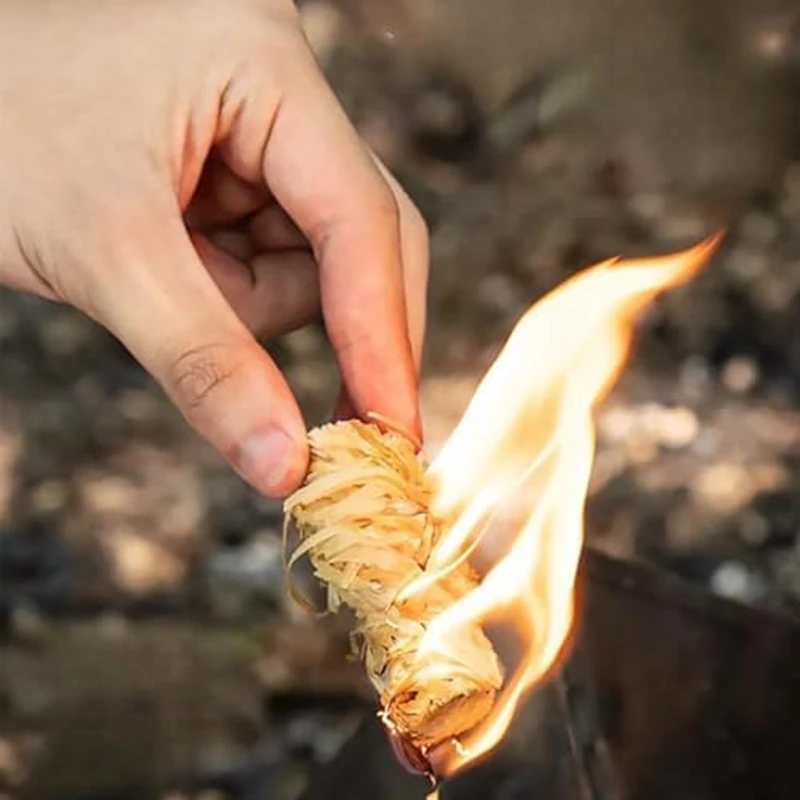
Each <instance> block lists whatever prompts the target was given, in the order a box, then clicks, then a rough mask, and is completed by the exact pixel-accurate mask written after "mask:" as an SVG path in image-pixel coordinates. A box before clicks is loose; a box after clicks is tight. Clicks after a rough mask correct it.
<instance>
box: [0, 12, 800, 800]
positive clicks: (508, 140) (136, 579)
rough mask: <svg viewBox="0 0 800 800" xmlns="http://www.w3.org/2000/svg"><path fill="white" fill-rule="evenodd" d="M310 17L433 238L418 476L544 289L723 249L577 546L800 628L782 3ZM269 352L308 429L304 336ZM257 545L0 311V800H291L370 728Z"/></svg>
mask: <svg viewBox="0 0 800 800" xmlns="http://www.w3.org/2000/svg"><path fill="white" fill-rule="evenodd" d="M300 5H301V9H302V13H303V19H304V24H305V26H306V31H307V35H308V38H309V40H310V42H311V44H312V46H313V47H314V50H315V51H316V53H317V55H318V58H319V59H320V62H321V63H322V65H323V66H324V68H325V70H326V72H327V74H328V75H329V77H330V79H331V81H332V83H333V86H334V88H335V90H336V92H337V94H338V95H339V97H340V98H341V100H342V102H343V103H344V105H345V106H346V108H347V110H348V112H349V113H350V114H351V116H352V118H353V120H354V121H355V123H356V124H357V126H358V127H359V129H360V131H361V132H362V134H363V136H364V137H365V138H366V139H367V141H368V142H369V144H370V145H371V146H372V147H373V148H374V149H375V150H376V151H377V152H378V153H379V154H380V155H381V156H382V158H383V159H384V160H385V162H386V163H387V164H388V165H389V167H390V168H391V169H393V171H394V172H395V174H396V175H397V176H398V177H399V179H400V180H401V182H402V183H403V184H404V185H405V187H406V188H407V190H408V191H409V193H410V194H411V196H412V197H413V198H414V200H415V201H416V202H417V203H418V204H419V206H420V208H421V209H422V211H423V213H424V215H425V217H426V218H427V220H428V222H429V225H430V229H431V236H432V281H431V291H430V308H429V327H428V337H427V358H426V364H425V380H424V385H423V397H424V407H425V419H426V427H427V433H428V439H429V446H430V447H431V448H432V449H435V448H436V446H437V443H440V442H441V441H443V439H444V438H445V437H446V436H447V434H448V432H449V431H450V430H451V429H452V427H453V425H454V424H455V422H456V421H457V420H458V418H459V415H460V413H461V412H462V410H463V409H464V407H465V406H466V403H467V402H468V400H469V398H470V396H471V394H472V392H473V390H474V388H475V386H476V384H477V382H478V380H479V379H480V377H481V375H482V374H483V372H484V370H485V368H486V367H487V366H488V364H490V363H491V361H492V360H493V358H494V357H495V356H496V354H497V352H498V349H499V347H500V345H501V344H502V342H503V340H504V338H505V336H506V335H507V334H508V333H509V331H510V330H511V328H512V327H513V325H514V323H515V322H516V321H517V319H518V318H519V316H520V314H521V313H522V312H523V311H524V310H525V309H526V308H527V307H529V306H530V304H531V303H532V302H534V301H535V300H536V299H537V298H539V297H540V296H541V295H542V294H543V293H544V292H546V291H547V290H549V289H551V288H553V287H554V286H555V285H557V284H558V283H559V282H561V281H562V280H563V279H564V278H566V277H567V276H569V275H570V274H571V273H573V272H574V271H575V270H577V269H579V268H582V267H585V266H587V265H589V264H592V263H594V262H596V261H600V260H603V259H605V258H608V257H610V256H615V255H623V256H639V255H653V254H658V253H665V252H668V251H671V250H676V249H679V248H682V247H685V246H687V245H689V244H693V243H695V242H697V241H698V240H699V239H700V238H702V237H703V236H705V235H706V234H708V233H710V232H712V231H714V230H716V229H717V228H718V227H720V226H724V227H726V228H727V230H728V236H727V239H726V240H725V242H724V245H723V247H722V248H721V250H720V251H719V254H718V255H717V257H715V259H714V261H713V263H712V264H711V265H710V267H709V268H707V269H706V270H705V272H704V273H703V274H702V275H701V276H700V277H699V278H697V279H696V280H695V281H693V282H692V283H691V284H690V285H689V286H687V287H685V288H684V289H681V290H679V291H675V292H672V293H670V294H669V295H666V296H665V297H664V298H663V299H662V300H661V301H659V302H658V304H657V307H656V308H655V309H654V311H653V313H651V314H650V315H649V317H648V319H647V321H646V323H645V324H644V326H643V327H642V329H641V332H640V335H639V337H638V340H637V346H636V350H635V352H634V353H633V355H632V358H631V361H630V364H629V367H628V369H627V370H626V372H625V374H624V376H623V378H622V380H621V381H620V383H619V385H618V386H617V388H616V389H615V391H614V392H613V394H612V395H611V397H610V398H609V399H608V400H607V401H606V402H605V403H604V405H603V408H602V411H601V413H600V415H599V417H598V427H599V450H598V455H597V460H596V465H595V471H594V476H593V481H592V489H591V496H590V500H589V505H588V514H587V526H588V536H589V540H590V542H591V543H592V544H593V545H594V546H596V547H598V548H600V549H602V550H604V551H606V552H608V553H610V554H612V555H614V556H617V557H620V558H625V559H632V560H642V561H646V562H649V563H650V564H654V565H657V566H659V567H660V568H663V569H664V570H668V571H671V572H673V573H676V574H678V575H680V576H682V577H683V578H685V579H687V580H689V581H691V582H693V583H695V584H697V585H700V586H702V587H705V588H707V589H708V590H709V591H711V592H715V593H717V594H721V595H724V596H726V597H730V598H733V599H735V600H737V601H741V602H744V603H750V604H756V605H761V606H765V607H767V608H772V609H781V610H783V611H788V612H789V613H791V614H800V491H798V489H799V488H800V118H799V117H800V92H799V91H798V90H800V3H797V2H790V0H703V2H697V1H696V0H670V2H665V1H664V0H613V2H611V1H609V2H604V3H599V2H593V0H495V2H494V3H492V4H488V3H486V2H483V0H308V1H307V2H303V3H301V4H300ZM354 268H358V265H354ZM270 348H271V350H272V351H273V352H274V353H275V355H276V358H277V359H278V360H279V362H280V363H281V365H282V366H283V368H284V369H285V370H286V372H287V374H288V376H289V377H290V380H291V383H292V385H293V386H294V388H295V389H296V391H297V394H298V396H299V398H300V399H301V402H302V404H303V407H304V410H305V412H306V414H307V419H308V423H309V425H313V424H316V423H318V422H321V421H323V420H324V419H325V418H326V415H327V414H328V413H329V410H330V408H331V407H332V404H333V400H334V396H335V392H336V388H337V384H336V376H335V371H334V368H333V364H332V360H331V358H330V354H329V351H328V349H327V348H326V346H325V342H324V338H323V336H322V333H321V331H320V330H319V329H318V328H309V329H305V330H303V331H300V332H298V333H296V334H293V335H291V336H289V337H287V338H286V339H285V340H282V341H280V342H277V343H271V344H270ZM531 358H535V353H533V354H531ZM280 526H281V509H280V505H279V504H275V503H271V502H268V501H265V500H264V499H262V498H259V497H257V496H256V495H255V494H254V493H253V492H251V491H250V490H249V489H248V488H247V487H245V486H244V485H243V484H242V482H241V481H240V480H239V479H238V478H236V477H235V476H234V475H233V474H232V473H231V472H229V470H228V469H227V468H226V467H225V466H224V465H223V464H222V463H221V461H220V459H218V458H217V457H216V455H215V454H213V453H212V452H211V451H210V450H209V449H208V448H207V447H205V446H204V445H203V444H202V443H201V442H199V441H198V440H197V439H196V438H195V436H194V435H193V434H192V433H191V432H190V431H189V430H188V429H187V427H186V426H185V425H184V423H183V422H182V420H181V419H180V418H179V416H178V415H177V413H176V412H174V411H173V410H172V408H171V407H170V406H169V405H168V404H167V402H166V400H165V399H164V398H163V397H162V395H161V393H160V391H159V390H157V389H156V388H155V387H154V386H153V384H152V382H151V381H150V380H149V379H148V378H147V376H146V375H145V374H144V373H143V372H142V370H140V369H139V367H138V366H137V365H136V364H135V363H134V362H133V361H132V360H131V359H130V357H129V356H128V355H127V353H126V352H125V351H124V350H123V348H121V346H120V345H119V344H118V343H117V342H116V341H114V340H113V339H112V338H111V337H109V336H108V335H107V334H106V333H105V332H104V331H102V330H101V329H99V328H97V327H96V326H95V325H94V324H93V323H91V322H90V321H89V320H88V319H86V318H84V317H82V316H80V315H79V314H77V313H75V312H73V311H71V310H69V309H66V308H61V307H57V306H54V305H50V304H46V303H44V302H40V301H38V300H35V299H32V298H30V297H25V296H22V295H15V294H11V293H7V292H4V293H0V798H2V800H12V798H13V800H21V798H28V797H29V798H46V799H47V800H79V798H80V799H81V800H83V799H85V800H90V799H92V798H98V799H99V798H103V800H115V798H119V800H123V799H125V800H127V798H130V800H140V798H145V797H148V798H149V797H163V798H164V800H167V798H169V800H179V798H184V799H186V800H188V798H198V800H199V798H202V799H203V800H222V799H223V798H242V799H244V798H262V800H267V798H269V799H270V800H271V799H272V798H275V800H283V799H284V798H286V800H289V799H290V798H294V797H297V795H298V793H299V792H300V791H301V790H302V787H303V786H304V785H305V781H306V776H307V775H308V773H309V770H311V769H313V767H314V765H315V764H317V763H320V762H323V761H326V760H327V759H329V758H330V757H331V756H332V755H333V754H334V753H336V752H337V750H338V748H339V747H340V746H341V744H342V742H343V741H344V740H345V739H346V738H347V737H348V736H349V734H350V733H351V732H352V730H353V729H354V727H355V725H356V724H357V722H358V720H359V719H360V718H361V717H362V715H363V714H364V713H365V712H366V711H367V710H369V709H370V708H371V703H372V698H371V694H370V691H369V689H368V687H367V685H366V684H365V680H364V678H363V675H362V672H361V669H360V667H359V666H358V665H357V664H353V663H350V662H348V661H347V660H346V654H347V651H348V642H347V632H346V630H345V628H344V626H343V625H342V624H341V623H340V622H338V621H336V620H329V619H325V620H318V619H313V618H308V617H306V616H304V615H302V614H300V613H298V612H297V611H296V610H295V609H294V608H293V607H292V606H291V604H290V603H289V602H287V601H286V600H285V598H284V595H283V586H282V580H281V543H280ZM165 781H166V783H167V784H169V787H170V788H168V789H165V790H163V791H162V790H161V789H160V788H154V787H161V786H163V784H164V782H165Z"/></svg>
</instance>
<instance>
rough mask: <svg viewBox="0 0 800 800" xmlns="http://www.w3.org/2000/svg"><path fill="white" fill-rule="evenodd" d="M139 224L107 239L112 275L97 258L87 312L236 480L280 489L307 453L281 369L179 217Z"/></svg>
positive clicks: (276, 492)
mask: <svg viewBox="0 0 800 800" xmlns="http://www.w3.org/2000/svg"><path fill="white" fill-rule="evenodd" d="M147 216H148V217H150V214H147ZM137 227H138V226H137ZM142 228H143V230H142V229H139V230H136V231H135V232H134V233H135V235H125V234H123V235H122V236H117V237H116V242H115V244H114V246H113V248H112V251H111V253H110V256H111V262H112V263H113V270H114V272H113V276H114V277H113V280H110V279H109V278H110V273H109V266H110V265H109V262H108V260H105V261H106V263H105V264H104V265H103V266H102V267H101V268H103V269H104V270H105V275H104V276H101V277H96V279H95V280H94V281H93V282H92V283H93V286H92V289H93V291H92V296H93V300H94V302H93V309H92V311H93V314H94V315H95V316H96V317H97V318H98V320H99V321H100V322H101V323H102V324H104V325H105V326H106V327H107V328H108V329H109V330H110V331H111V332H112V333H113V334H114V335H116V336H117V337H118V338H119V339H120V340H121V341H122V343H123V344H124V345H125V346H126V347H127V348H128V349H129V350H130V352H131V353H132V354H133V355H134V356H135V357H136V358H137V359H138V361H139V362H140V363H141V364H142V365H143V366H144V367H145V368H146V369H147V370H148V371H149V372H150V373H151V374H152V375H153V377H155V379H156V380H157V381H158V382H159V383H160V384H161V386H162V387H163V388H164V390H165V391H166V393H167V394H168V395H169V397H170V398H171V399H172V401H173V402H174V403H175V405H176V406H177V407H178V408H179V409H180V411H181V412H182V413H183V415H184V416H185V417H186V419H187V420H188V421H189V423H191V425H192V426H193V427H194V428H195V429H196V430H197V431H198V432H199V433H200V434H201V435H202V436H203V437H205V438H206V439H207V440H208V441H209V442H210V443H211V444H212V445H213V446H214V447H215V448H217V450H219V451H220V452H221V453H222V455H223V456H225V458H226V459H227V460H228V461H229V462H230V463H231V465H232V466H233V467H234V469H236V470H237V472H238V473H239V474H240V475H241V476H242V477H243V478H244V479H245V480H247V481H248V482H250V483H251V484H252V485H253V486H254V487H255V488H256V489H258V490H260V491H261V492H263V493H264V494H267V495H269V496H272V497H280V496H283V495H285V494H287V493H288V492H290V491H292V490H293V489H294V488H295V487H296V485H297V484H298V483H299V482H300V481H301V480H302V477H303V475H304V473H305V470H306V466H307V459H308V451H307V445H306V438H305V433H306V431H305V424H304V422H303V419H302V416H301V413H300V410H299V408H298V406H297V403H296V401H295V399H294V396H293V395H292V392H291V390H290V389H289V387H288V385H287V383H286V381H285V379H284V377H283V375H282V374H281V373H280V371H279V370H278V368H277V366H276V365H275V364H274V362H273V361H272V359H270V357H269V356H268V355H267V353H266V352H265V351H264V350H263V349H262V348H261V346H260V345H259V344H258V342H256V340H255V339H254V338H253V336H252V335H251V334H250V332H249V331H248V330H247V328H246V327H245V326H244V324H243V323H242V322H241V320H240V319H239V318H238V317H237V315H236V313H235V312H234V311H233V309H232V308H231V307H230V305H229V304H228V303H227V301H226V300H225V298H224V297H223V295H222V293H221V292H220V290H219V289H218V287H217V285H216V284H215V282H214V280H213V278H212V277H211V275H210V274H209V273H208V272H207V271H206V269H205V267H204V266H203V264H202V262H201V261H200V258H199V256H198V254H197V252H196V251H195V249H194V247H193V245H192V243H191V241H190V239H189V237H188V234H187V233H186V230H185V228H184V227H183V224H182V221H181V219H180V217H179V216H177V215H176V216H174V217H170V219H169V221H168V222H165V220H164V219H163V218H162V219H160V220H156V219H153V218H150V219H148V221H147V224H146V225H143V226H142ZM120 242H122V244H120ZM95 276H97V272H96V271H95Z"/></svg>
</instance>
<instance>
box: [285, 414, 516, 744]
mask: <svg viewBox="0 0 800 800" xmlns="http://www.w3.org/2000/svg"><path fill="white" fill-rule="evenodd" d="M309 444H310V450H311V463H310V468H309V472H308V475H307V477H306V480H305V483H304V485H303V486H302V487H301V488H300V489H298V490H297V491H296V492H295V493H294V494H293V495H292V496H291V497H289V498H288V500H287V501H286V504H285V512H286V522H285V531H284V535H286V530H288V528H289V527H293V528H296V531H297V534H298V535H299V537H300V543H299V545H298V546H297V547H296V549H295V550H294V552H293V553H292V555H291V557H290V558H289V560H288V564H287V567H288V570H289V572H290V574H291V567H292V566H293V565H294V564H295V563H296V562H297V560H298V559H300V558H302V557H303V556H308V558H309V559H310V561H311V564H312V566H313V569H314V572H315V574H316V576H317V577H318V579H319V580H320V581H321V582H322V584H323V585H324V586H325V587H326V589H327V605H328V610H329V611H331V612H335V611H336V610H337V609H339V608H340V606H342V605H344V606H347V607H348V608H350V609H351V610H352V611H353V612H354V615H355V618H356V628H355V631H354V641H355V642H356V643H357V645H358V648H359V651H360V652H359V654H360V656H361V658H362V660H363V663H364V666H365V668H366V671H367V674H368V676H369V679H370V681H371V682H372V685H373V686H374V687H375V690H376V691H377V693H378V696H379V699H380V704H381V707H382V716H383V718H384V720H385V722H386V723H387V725H388V726H389V727H390V728H392V729H393V730H394V732H395V733H396V734H398V735H399V736H401V737H402V738H403V739H404V740H406V741H408V742H409V743H411V744H412V745H413V746H414V747H416V748H418V749H419V750H420V751H421V752H423V753H424V752H426V751H427V750H429V749H430V748H432V747H435V746H436V745H437V744H439V743H441V742H444V741H446V740H448V739H451V738H453V737H457V736H459V735H460V734H463V733H464V732H466V731H468V730H470V729H471V728H473V727H474V726H475V725H476V724H478V723H479V722H480V721H481V720H483V719H484V717H485V716H486V715H487V714H488V713H489V711H490V709H491V708H492V705H493V703H494V700H495V696H496V693H497V691H498V689H499V688H500V686H501V684H502V679H503V676H502V671H501V667H500V663H499V661H498V659H497V656H496V654H495V652H494V649H493V647H492V644H491V642H490V641H489V639H488V638H487V637H486V636H485V634H484V632H483V631H482V630H481V628H480V627H479V626H478V625H474V626H470V627H467V628H465V629H464V630H463V631H460V632H459V635H458V636H457V637H453V638H454V639H455V641H454V642H452V643H450V642H448V652H447V654H446V655H445V654H442V653H439V652H438V651H437V652H427V653H425V655H422V654H421V653H420V643H421V641H422V638H423V635H424V634H425V631H426V628H427V626H428V624H429V623H430V621H431V620H432V619H434V618H435V617H436V616H437V615H438V614H439V613H440V612H441V611H443V610H444V609H446V608H447V607H449V606H451V605H452V604H453V603H454V602H455V601H457V600H458V599H459V598H461V597H463V596H464V595H465V594H466V593H467V592H468V591H470V590H471V589H473V588H474V587H475V586H476V584H477V576H476V574H475V573H474V571H473V570H472V568H471V567H470V566H469V565H468V563H466V561H465V562H464V563H462V564H460V565H459V566H458V567H456V568H455V569H453V570H452V571H449V572H447V573H446V574H444V575H442V576H439V577H438V578H437V579H436V580H435V581H432V582H431V584H430V585H429V586H428V587H427V588H425V589H424V590H422V591H420V592H419V593H415V594H412V595H411V596H410V597H408V598H407V599H402V598H399V597H398V595H399V593H400V590H401V589H402V588H403V587H404V586H406V585H407V584H408V583H409V582H410V581H411V580H413V579H415V578H418V577H419V576H421V575H423V573H425V570H426V566H427V564H428V560H429V558H430V554H431V551H432V548H433V547H434V545H435V544H436V542H437V541H438V539H439V537H440V536H441V533H442V530H443V527H442V524H441V522H440V521H438V520H437V519H435V518H434V516H433V515H432V514H431V512H430V500H431V497H432V487H431V483H430V480H429V478H428V476H427V475H426V472H425V464H424V462H423V461H422V459H421V458H420V457H418V455H417V452H416V448H415V445H414V443H413V442H412V441H411V440H410V439H409V438H408V437H407V436H404V435H403V434H401V433H399V432H397V431H396V430H391V429H388V430H387V429H386V427H385V426H378V425H377V424H373V423H365V422H360V421H347V422H338V423H332V424H329V425H324V426H322V427H319V428H315V429H314V430H312V431H311V432H310V434H309ZM290 587H291V581H290ZM292 591H293V593H294V590H293V589H292Z"/></svg>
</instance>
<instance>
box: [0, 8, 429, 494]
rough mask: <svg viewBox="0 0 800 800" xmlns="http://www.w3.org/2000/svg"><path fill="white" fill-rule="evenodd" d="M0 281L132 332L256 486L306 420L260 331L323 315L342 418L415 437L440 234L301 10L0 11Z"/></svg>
mask: <svg viewBox="0 0 800 800" xmlns="http://www.w3.org/2000/svg"><path fill="white" fill-rule="evenodd" d="M0 108H1V109H2V114H0V153H2V158H1V159H0V283H1V284H4V285H6V286H9V287H12V288H16V289H19V290H24V291H28V292H33V293H35V294H38V295H40V296H42V297H45V298H48V299H50V300H54V301H58V302H63V303H70V304H72V305H73V306H75V307H77V308H78V309H80V310H81V311H83V312H84V313H86V314H88V315H89V316H90V317H92V318H93V319H94V320H96V321H97V322H99V323H100V324H102V325H104V326H105V327H106V328H108V329H109V330H110V331H111V332H112V333H113V334H114V335H115V336H117V337H118V338H119V339H120V340H121V341H122V342H123V343H124V344H125V346H126V347H127V348H128V349H129V350H130V352H131V353H132V354H133V355H134V356H135V357H136V358H137V359H138V360H139V362H140V363H141V364H142V365H143V366H144V367H145V368H146V369H147V370H148V371H149V372H150V373H151V374H152V375H153V376H154V378H155V379H156V380H157V381H158V382H159V383H160V385H161V386H162V387H163V389H164V391H165V392H166V393H167V394H168V396H169V397H170V398H171V399H172V401H173V402H174V403H175V404H176V405H177V406H178V408H179V409H180V410H181V411H182V413H183V414H184V416H185V417H186V419H187V420H188V421H189V423H190V424H191V425H193V426H194V428H195V429H196V430H197V431H198V432H199V433H200V434H201V435H202V436H204V437H205V438H206V439H207V440H208V441H209V442H210V443H211V444H212V445H214V446H215V447H216V448H217V449H218V450H219V452H220V453H222V454H223V456H224V457H225V458H227V459H228V460H229V462H230V463H231V465H232V466H233V467H234V469H236V470H237V471H238V472H239V473H240V475H242V477H243V478H245V479H246V480H248V481H249V482H250V483H251V484H252V485H253V486H255V487H256V488H257V489H258V490H260V491H261V492H263V493H264V494H267V495H269V496H273V497H281V496H284V495H285V494H286V493H287V492H290V491H291V490H292V489H294V488H295V487H296V486H297V485H298V483H299V482H300V481H301V480H302V477H303V475H304V473H305V470H306V468H307V461H308V452H307V445H306V436H305V433H306V428H305V423H304V421H303V419H302V416H301V413H300V410H299V409H298V406H297V402H296V400H295V398H294V397H293V395H292V393H291V391H290V389H289V387H288V385H287V384H286V382H285V380H284V378H283V376H282V375H281V373H280V372H279V370H278V369H277V367H276V366H275V364H274V363H273V362H272V361H271V359H270V358H269V357H268V355H267V354H266V352H265V351H264V349H263V348H262V347H261V346H259V344H258V343H257V341H256V338H255V336H256V335H258V336H260V337H274V336H278V335H280V334H282V333H285V332H287V331H290V330H292V329H295V328H298V327H300V326H303V325H305V324H307V323H308V322H309V321H311V320H312V319H314V318H315V317H318V315H319V314H320V312H321V314H322V317H323V319H324V321H325V325H326V329H327V332H328V335H329V338H330V341H331V343H332V346H333V349H334V351H335V353H336V358H337V361H338V365H339V368H340V372H341V375H342V394H341V398H340V402H339V406H338V412H337V413H338V414H339V416H344V415H358V416H362V417H363V416H364V415H366V414H367V413H369V412H378V413H380V414H383V415H384V416H386V417H389V418H391V419H392V420H393V421H395V422H396V423H397V424H399V425H402V426H404V427H406V428H407V429H409V430H410V431H411V432H412V433H413V434H415V435H416V436H421V430H420V415H419V409H418V398H417V383H418V370H419V359H420V351H421V346H422V339H423V333H424V326H425V293H426V282H427V268H428V250H427V246H428V245H427V233H426V229H425V224H424V222H423V221H422V218H421V217H420V214H419V212H418V211H417V210H416V209H415V207H414V206H413V204H412V203H411V201H410V200H409V199H408V197H407V196H406V195H405V194H404V192H403V191H402V189H401V188H400V187H399V185H398V184H397V182H396V181H395V180H394V179H393V178H392V177H391V176H390V175H389V174H388V172H387V171H386V169H385V168H384V167H383V166H382V165H381V164H380V163H379V162H378V161H377V159H376V158H375V157H374V155H373V154H372V153H370V152H369V150H368V149H367V148H366V147H365V145H364V144H363V143H362V141H361V140H360V139H359V137H358V135H357V133H356V131H355V130H354V128H353V127H352V125H351V124H350V122H349V121H348V119H347V118H346V115H345V114H344V112H343V111H342V109H341V107H340V106H339V104H338V102H337V101H336V99H335V97H334V95H333V93H332V91H331V89H330V88H329V86H328V85H327V83H326V81H325V79H324V77H323V75H322V73H321V71H320V69H319V68H318V66H317V64H316V62H315V60H314V58H313V56H312V53H311V51H310V49H309V47H308V44H307V42H306V40H305V38H304V37H303V34H302V32H301V29H300V25H299V17H298V13H297V10H296V9H295V7H294V4H293V3H291V2H289V0H225V1H224V2H220V0H136V2H131V0H3V1H2V2H0Z"/></svg>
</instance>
